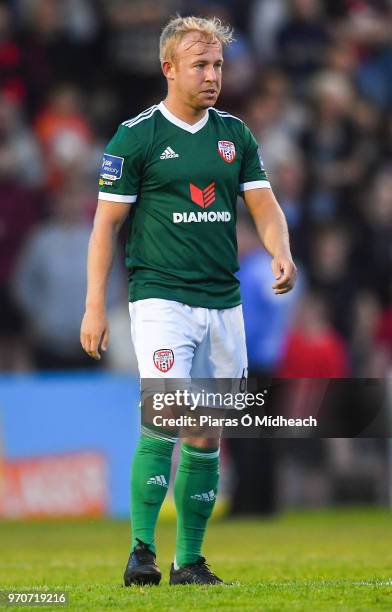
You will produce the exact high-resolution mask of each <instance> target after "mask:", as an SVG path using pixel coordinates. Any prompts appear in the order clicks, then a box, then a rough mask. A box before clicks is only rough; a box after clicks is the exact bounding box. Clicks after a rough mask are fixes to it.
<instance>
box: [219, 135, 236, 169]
mask: <svg viewBox="0 0 392 612" xmlns="http://www.w3.org/2000/svg"><path fill="white" fill-rule="evenodd" d="M218 152H219V155H220V156H221V158H222V159H223V160H224V161H225V162H227V163H228V164H231V162H233V161H234V160H235V146H234V142H231V140H219V141H218Z"/></svg>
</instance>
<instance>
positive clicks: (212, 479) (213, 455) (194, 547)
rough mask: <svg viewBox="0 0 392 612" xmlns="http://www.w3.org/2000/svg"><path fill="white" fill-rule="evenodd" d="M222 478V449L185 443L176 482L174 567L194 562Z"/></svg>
mask: <svg viewBox="0 0 392 612" xmlns="http://www.w3.org/2000/svg"><path fill="white" fill-rule="evenodd" d="M218 480H219V448H217V449H211V448H208V449H203V448H196V447H194V446H190V445H189V444H182V446H181V454H180V462H179V465H178V469H177V475H176V479H175V482H174V501H175V504H176V510H177V541H176V558H175V568H176V569H177V568H178V567H181V566H183V565H186V564H187V563H194V562H195V561H197V560H198V558H199V557H200V556H201V546H202V543H203V538H204V533H205V530H206V527H207V522H208V519H209V518H210V516H211V514H212V510H213V508H214V505H215V499H216V494H217V490H218Z"/></svg>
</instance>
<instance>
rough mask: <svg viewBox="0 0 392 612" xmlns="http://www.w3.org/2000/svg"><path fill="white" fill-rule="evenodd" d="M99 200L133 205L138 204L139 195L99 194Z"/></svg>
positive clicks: (102, 192) (101, 192)
mask: <svg viewBox="0 0 392 612" xmlns="http://www.w3.org/2000/svg"><path fill="white" fill-rule="evenodd" d="M98 200H107V201H108V202H124V204H132V203H133V202H136V200H137V195H120V194H118V193H105V192H104V191H100V192H99V193H98Z"/></svg>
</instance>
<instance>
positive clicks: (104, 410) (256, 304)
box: [0, 0, 392, 518]
mask: <svg viewBox="0 0 392 612" xmlns="http://www.w3.org/2000/svg"><path fill="white" fill-rule="evenodd" d="M176 11H178V12H180V13H181V14H182V15H186V14H192V13H196V14H200V15H204V16H207V15H215V16H218V17H221V18H222V19H223V20H224V21H228V22H230V23H232V24H233V26H234V28H235V38H236V41H235V43H234V44H233V45H232V46H231V47H230V49H228V50H227V51H226V54H225V67H224V83H223V90H222V94H221V98H220V100H219V104H218V108H222V109H224V110H227V111H229V112H231V113H233V114H235V115H239V116H240V117H241V118H243V119H244V120H245V121H246V122H247V124H248V125H249V126H250V128H251V129H252V130H253V132H254V134H255V136H256V137H257V139H258V140H259V141H260V143H261V150H262V155H263V158H264V161H265V165H266V168H267V169H268V172H269V176H270V179H271V182H272V185H273V188H274V190H275V193H276V195H277V197H278V200H279V202H280V204H281V205H282V207H283V209H284V211H285V213H286V216H287V220H288V224H289V228H290V233H291V237H292V246H293V254H294V258H295V261H296V263H297V265H298V268H299V281H298V284H297V287H296V289H295V291H294V292H292V293H291V294H288V295H287V296H281V297H280V298H279V299H277V298H276V297H275V296H274V295H273V293H272V291H271V290H270V285H271V283H272V278H271V272H270V263H269V258H268V256H267V255H266V254H265V253H264V252H263V250H262V249H261V247H260V245H259V243H258V240H257V237H256V235H255V232H254V229H253V227H252V224H250V223H249V219H248V217H247V215H246V214H245V212H244V210H243V207H242V205H241V203H240V204H239V206H240V215H239V224H238V242H239V253H240V264H241V271H240V278H241V284H242V294H243V299H244V314H245V321H246V330H247V339H248V350H249V360H250V368H251V372H252V373H254V374H261V375H267V376H282V377H286V376H287V377H360V378H371V377H376V378H383V377H388V375H389V376H390V374H391V364H392V307H391V287H392V283H391V245H392V239H391V238H392V235H391V234H392V231H391V230H392V174H391V163H392V159H391V152H392V120H391V115H390V108H391V101H392V48H391V44H390V32H391V27H390V26H391V8H390V3H389V2H387V1H386V0H385V1H382V0H379V1H377V0H374V1H370V0H369V1H366V0H346V1H340V2H336V1H325V2H320V1H317V0H292V1H289V0H287V1H286V0H273V1H272V0H241V2H240V1H236V0H226V1H224V0H222V1H217V2H185V1H184V2H177V1H176V0H160V1H159V2H154V1H148V0H132V1H131V0H128V1H126V0H111V2H109V3H108V2H103V1H102V2H100V1H99V0H96V1H93V0H61V1H56V0H15V1H14V2H12V3H9V2H1V3H0V134H1V138H0V236H1V249H0V298H1V299H0V369H1V375H0V434H1V435H0V441H1V445H0V448H1V453H0V456H1V460H0V516H3V517H5V518H23V517H32V516H39V517H45V516H50V517H51V516H57V517H59V516H67V515H74V516H75V515H98V516H100V515H106V514H110V515H114V516H125V515H126V514H127V511H128V506H129V499H128V495H129V486H128V481H129V464H130V460H131V455H132V452H133V449H134V447H135V443H136V439H137V435H138V434H137V431H138V408H137V406H138V399H137V393H138V388H137V378H136V376H137V374H136V364H135V358H134V355H133V353H132V349H131V341H130V329H129V320H128V312H127V304H126V271H125V269H124V265H123V261H122V259H123V258H122V256H121V255H120V254H121V248H119V251H118V260H117V261H116V262H115V266H114V269H113V275H112V279H111V285H110V290H109V298H108V304H109V318H110V323H111V339H110V348H109V351H108V353H107V355H105V357H104V359H103V360H102V361H101V362H99V363H96V362H94V361H92V360H89V359H88V358H87V357H85V356H84V355H83V354H82V351H81V348H80V345H79V326H80V320H81V316H82V313H83V302H84V296H85V262H86V251H87V242H88V237H89V232H90V230H91V223H92V217H93V214H94V209H95V205H96V197H97V173H98V169H99V167H100V160H101V156H102V151H103V148H104V145H105V143H106V142H107V140H108V139H109V138H110V137H111V135H112V134H113V132H114V130H115V128H116V126H117V125H118V123H119V122H121V121H123V120H125V119H127V118H129V117H132V116H133V115H135V114H137V113H139V112H140V111H141V110H143V109H144V108H146V107H148V106H150V105H151V104H153V103H155V102H157V101H159V100H161V99H162V98H163V97H164V95H165V89H164V85H165V84H164V80H163V78H162V76H161V74H160V66H159V62H158V45H157V41H158V37H159V33H160V30H161V28H162V26H163V25H164V23H165V22H166V21H167V19H168V16H170V15H172V14H175V12H176ZM162 247H163V248H164V245H162ZM266 321H268V325H266V324H265V322H266ZM389 457H390V455H389V446H388V441H387V440H376V439H344V438H340V439H338V438H333V439H326V440H265V441H259V440H258V441H247V442H246V444H243V443H242V444H241V443H240V442H238V443H236V442H235V441H230V442H227V441H226V442H225V444H224V446H223V459H222V460H223V480H222V488H221V504H220V506H219V507H218V511H219V509H220V510H221V511H223V512H231V513H232V514H238V515H241V514H249V513H250V514H258V515H260V516H261V515H266V514H272V513H274V512H279V511H283V510H285V509H288V508H306V507H307V508H320V507H324V506H333V505H337V504H344V503H346V504H347V503H348V504H367V505H374V506H376V505H388V504H389V503H390V490H389V485H388V483H389V482H390V481H391V469H392V462H391V461H390V458H389ZM255 466H256V468H255ZM255 470H256V471H255ZM240 473H241V478H239V477H238V475H239V474H240ZM255 473H256V474H257V479H256V482H255V478H254V475H255ZM249 475H250V478H249ZM222 502H223V503H222ZM169 507H170V504H169Z"/></svg>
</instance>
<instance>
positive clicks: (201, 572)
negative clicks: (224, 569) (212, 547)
mask: <svg viewBox="0 0 392 612" xmlns="http://www.w3.org/2000/svg"><path fill="white" fill-rule="evenodd" d="M190 565H192V567H193V568H194V570H195V573H196V574H197V575H198V576H200V577H201V578H213V579H214V580H220V578H218V576H216V575H215V574H214V573H213V572H212V571H211V569H210V566H209V565H208V563H207V562H206V559H205V557H199V559H198V560H197V561H196V563H192V564H190Z"/></svg>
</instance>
